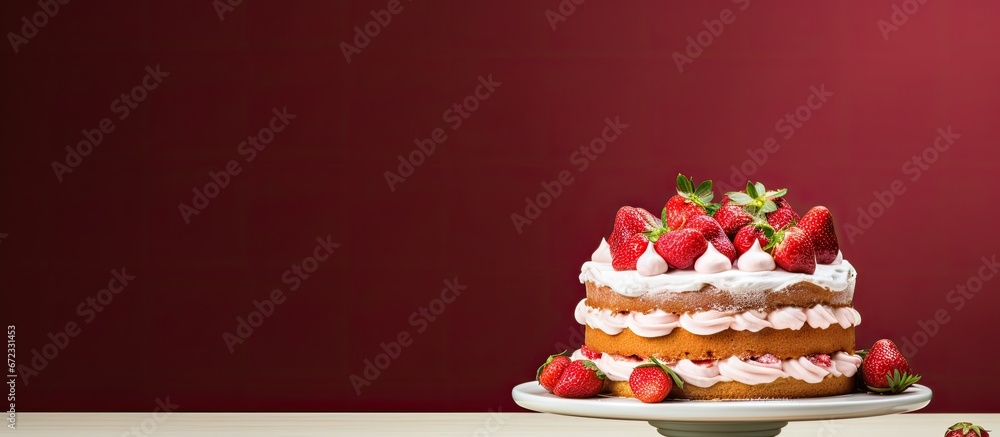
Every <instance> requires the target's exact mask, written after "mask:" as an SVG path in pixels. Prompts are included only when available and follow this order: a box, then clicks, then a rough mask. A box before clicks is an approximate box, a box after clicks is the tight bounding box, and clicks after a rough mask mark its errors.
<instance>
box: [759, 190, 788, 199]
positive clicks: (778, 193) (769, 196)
mask: <svg viewBox="0 0 1000 437" xmlns="http://www.w3.org/2000/svg"><path fill="white" fill-rule="evenodd" d="M786 194H788V189H787V188H782V189H780V190H778V191H768V192H765V193H764V197H766V198H767V199H777V198H779V197H782V196H784V195H786Z"/></svg>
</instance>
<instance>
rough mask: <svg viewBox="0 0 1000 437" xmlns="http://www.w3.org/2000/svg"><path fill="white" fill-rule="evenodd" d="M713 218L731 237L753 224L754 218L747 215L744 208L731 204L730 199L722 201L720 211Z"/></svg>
mask: <svg viewBox="0 0 1000 437" xmlns="http://www.w3.org/2000/svg"><path fill="white" fill-rule="evenodd" d="M712 218H714V219H715V220H716V221H717V222H719V225H720V226H722V230H723V231H724V232H725V233H726V235H728V236H729V237H733V236H734V235H736V233H737V231H739V230H740V229H741V228H743V227H744V226H746V225H749V224H750V223H752V222H753V216H752V215H750V214H749V213H747V212H746V210H745V209H744V208H743V207H742V206H740V205H737V204H735V203H732V202H730V201H729V198H728V197H726V198H724V199H722V204H721V205H720V206H719V210H718V211H715V215H713V216H712Z"/></svg>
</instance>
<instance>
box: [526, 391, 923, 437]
mask: <svg viewBox="0 0 1000 437" xmlns="http://www.w3.org/2000/svg"><path fill="white" fill-rule="evenodd" d="M513 396H514V402H517V404H518V405H520V406H522V407H524V408H527V409H529V410H534V411H539V412H542V413H553V414H563V415H568V416H580V417H593V418H600V419H619V420H642V421H646V422H649V424H650V425H653V427H655V428H656V430H657V431H658V432H659V433H660V434H661V435H664V436H669V437H697V436H712V435H726V436H733V437H736V436H746V437H749V436H758V437H770V436H776V435H778V434H779V433H781V428H783V427H784V426H785V425H788V422H792V421H808V420H824V421H826V422H825V424H824V428H825V429H826V431H827V432H826V433H822V430H821V434H820V435H829V436H832V435H835V434H836V428H837V425H836V424H835V423H833V422H830V420H832V419H851V418H857V417H870V416H882V415H886V414H896V413H905V412H907V411H915V410H919V409H921V408H923V407H925V406H927V404H929V403H930V401H931V389H929V388H927V387H925V386H922V385H914V386H912V387H910V388H909V389H907V390H906V391H905V392H903V393H900V394H897V395H878V394H873V393H853V394H848V395H841V396H829V397H822V398H807V399H764V400H753V401H686V400H667V401H664V402H661V403H658V404H644V403H642V402H640V401H639V400H637V399H630V398H617V397H596V398H590V399H564V398H560V397H558V396H556V395H554V394H552V393H549V392H548V391H546V390H545V389H544V388H542V387H541V386H540V385H538V383H537V382H535V381H532V382H525V383H523V384H520V385H518V386H516V387H514V390H513Z"/></svg>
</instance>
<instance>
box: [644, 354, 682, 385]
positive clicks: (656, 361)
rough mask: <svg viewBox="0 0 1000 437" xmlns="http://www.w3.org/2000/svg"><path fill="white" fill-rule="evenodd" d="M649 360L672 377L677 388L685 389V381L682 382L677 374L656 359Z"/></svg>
mask: <svg viewBox="0 0 1000 437" xmlns="http://www.w3.org/2000/svg"><path fill="white" fill-rule="evenodd" d="M649 359H650V360H652V361H653V365H656V366H660V368H661V369H663V371H664V372H666V373H667V375H669V376H670V379H672V380H674V385H676V386H677V388H684V381H682V380H681V377H680V376H677V373H675V372H674V371H673V370H671V369H670V368H669V367H667V365H666V364H663V363H661V362H660V361H659V360H657V359H656V357H654V356H650V357H649Z"/></svg>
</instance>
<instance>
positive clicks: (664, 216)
mask: <svg viewBox="0 0 1000 437" xmlns="http://www.w3.org/2000/svg"><path fill="white" fill-rule="evenodd" d="M660 221H661V222H663V227H666V226H667V207H665V206H664V207H663V212H661V213H660Z"/></svg>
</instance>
